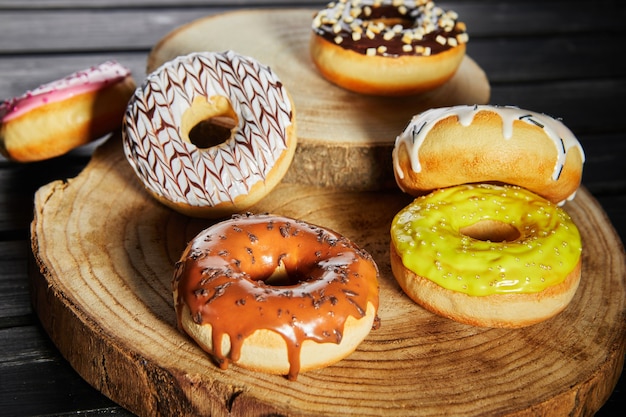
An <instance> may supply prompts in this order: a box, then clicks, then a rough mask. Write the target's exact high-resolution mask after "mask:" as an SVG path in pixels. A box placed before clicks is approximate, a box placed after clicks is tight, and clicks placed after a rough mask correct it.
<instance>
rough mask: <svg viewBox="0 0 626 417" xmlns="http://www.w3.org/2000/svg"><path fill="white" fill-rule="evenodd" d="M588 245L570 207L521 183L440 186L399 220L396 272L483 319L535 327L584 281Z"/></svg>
mask: <svg viewBox="0 0 626 417" xmlns="http://www.w3.org/2000/svg"><path fill="white" fill-rule="evenodd" d="M581 248H582V244H581V238H580V234H579V231H578V229H577V227H576V225H575V224H574V223H573V222H572V220H571V218H570V217H569V215H568V214H567V213H566V212H565V211H564V210H563V209H561V208H560V207H558V206H556V205H554V204H553V203H550V202H549V201H547V200H545V199H543V198H541V197H539V196H537V195H536V194H534V193H532V192H529V191H528V190H525V189H523V188H520V187H515V186H500V185H489V184H480V185H467V184H466V185H459V186H455V187H451V188H446V189H440V190H436V191H434V192H432V193H430V194H428V195H425V196H421V197H418V198H416V199H415V201H414V202H413V203H411V204H410V205H408V206H407V207H405V208H404V209H403V210H401V211H400V212H399V213H398V214H397V215H396V216H395V218H394V219H393V221H392V225H391V266H392V271H393V274H394V276H395V278H396V280H397V281H398V283H399V284H400V286H401V287H402V289H403V290H404V291H405V292H406V294H407V295H408V296H409V297H410V298H411V299H413V300H414V301H415V302H417V303H418V304H420V305H422V306H423V307H425V308H426V309H428V310H430V311H432V312H434V313H437V314H439V315H441V316H444V317H448V318H451V319H453V320H456V321H459V322H461V323H467V324H471V325H475V326H484V327H509V328H515V327H522V326H528V325H531V324H534V323H537V322H540V321H543V320H546V319H548V318H550V317H552V316H554V315H556V314H557V313H559V312H560V311H562V310H563V309H565V307H566V306H567V305H568V304H569V302H570V301H571V299H572V297H573V296H574V294H575V292H576V289H577V288H578V284H579V281H580V271H581V252H582V249H581Z"/></svg>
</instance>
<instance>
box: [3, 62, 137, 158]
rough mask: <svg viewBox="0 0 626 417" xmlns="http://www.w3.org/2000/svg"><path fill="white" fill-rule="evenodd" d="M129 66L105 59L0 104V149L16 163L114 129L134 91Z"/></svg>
mask: <svg viewBox="0 0 626 417" xmlns="http://www.w3.org/2000/svg"><path fill="white" fill-rule="evenodd" d="M134 90H135V82H134V81H133V78H132V76H131V72H130V70H129V69H128V68H126V67H123V66H122V65H120V64H118V63H117V62H115V61H107V62H104V63H102V64H100V65H97V66H93V67H90V68H87V69H84V70H81V71H76V72H74V73H72V74H70V75H68V76H67V77H64V78H62V79H59V80H55V81H52V82H50V83H47V84H44V85H41V86H39V87H38V88H36V89H34V90H31V91H27V92H26V93H24V94H23V95H21V96H19V97H14V98H12V99H10V100H6V101H4V102H2V103H0V153H1V154H3V155H4V156H5V157H7V158H9V159H11V160H13V161H16V162H35V161H41V160H45V159H50V158H53V157H57V156H60V155H63V154H65V153H67V152H69V151H71V150H72V149H74V148H77V147H79V146H82V145H85V144H87V143H89V142H91V141H93V140H96V139H99V138H101V137H103V136H104V135H106V134H108V133H110V132H113V131H115V130H118V129H119V128H120V127H121V125H122V118H123V116H124V112H125V111H126V105H127V103H128V99H129V98H130V97H131V96H132V95H133V91H134Z"/></svg>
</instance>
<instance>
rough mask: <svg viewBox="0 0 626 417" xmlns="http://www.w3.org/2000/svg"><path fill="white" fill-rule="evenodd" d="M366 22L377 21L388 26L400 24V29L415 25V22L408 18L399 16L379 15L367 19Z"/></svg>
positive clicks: (374, 22)
mask: <svg viewBox="0 0 626 417" xmlns="http://www.w3.org/2000/svg"><path fill="white" fill-rule="evenodd" d="M368 22H371V23H373V24H375V25H376V24H378V23H382V24H383V25H385V26H386V27H388V28H392V27H394V26H396V25H400V26H402V29H407V28H411V27H413V26H414V25H415V22H413V21H411V20H408V19H403V18H401V17H379V18H374V19H369V20H368Z"/></svg>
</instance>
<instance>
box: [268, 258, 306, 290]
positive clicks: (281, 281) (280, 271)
mask: <svg viewBox="0 0 626 417" xmlns="http://www.w3.org/2000/svg"><path fill="white" fill-rule="evenodd" d="M302 281H303V280H302V279H301V277H300V275H299V274H296V273H293V272H291V273H290V272H289V271H288V270H287V268H286V267H285V264H284V263H282V262H280V263H279V264H278V267H277V268H276V269H275V270H274V272H272V274H271V275H270V276H269V277H267V278H265V279H263V283H264V284H265V285H269V286H272V287H289V286H292V285H297V284H299V283H301V282H302Z"/></svg>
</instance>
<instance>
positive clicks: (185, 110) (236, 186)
mask: <svg viewBox="0 0 626 417" xmlns="http://www.w3.org/2000/svg"><path fill="white" fill-rule="evenodd" d="M295 129H296V128H295V110H294V107H293V104H292V101H291V98H290V97H289V94H288V93H287V91H286V89H285V88H284V86H283V84H282V82H281V81H280V80H279V79H278V77H277V75H276V74H275V73H274V72H273V71H272V70H271V69H270V68H269V67H267V66H264V65H262V64H261V63H259V62H257V61H256V60H254V59H253V58H250V57H245V56H242V55H239V54H237V53H235V52H233V51H226V52H224V53H216V52H206V53H192V54H189V55H186V56H180V57H178V58H176V59H174V60H172V61H170V62H167V63H165V64H163V65H162V66H161V67H159V68H157V69H156V70H155V71H154V72H152V73H151V74H149V75H148V77H147V79H146V81H145V82H144V84H143V85H142V86H141V87H140V88H138V89H137V90H136V92H135V94H134V96H133V97H132V98H131V100H130V103H129V106H128V109H127V111H126V116H125V118H124V130H123V141H124V150H125V154H126V158H127V159H128V161H129V163H130V165H131V166H132V167H133V169H134V171H135V173H136V174H137V176H138V178H139V179H140V180H141V181H142V182H143V184H144V185H145V187H146V189H147V190H148V191H149V192H150V194H152V196H153V197H155V198H156V199H157V200H158V201H160V202H161V203H163V204H165V205H166V206H168V207H171V208H173V209H174V210H177V211H179V212H181V213H184V214H187V215H190V216H196V217H214V218H217V217H223V216H226V215H230V214H232V213H235V212H239V211H243V210H245V209H246V208H248V207H250V206H251V205H253V204H255V203H256V202H258V201H259V200H260V199H262V198H263V197H265V195H267V194H268V193H269V192H270V191H271V190H272V189H273V188H274V187H275V186H276V185H277V184H278V183H279V182H280V180H281V179H282V178H283V176H284V175H285V173H286V172H287V169H288V168H289V165H290V164H291V161H292V159H293V155H294V152H295V148H296V136H295Z"/></svg>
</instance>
